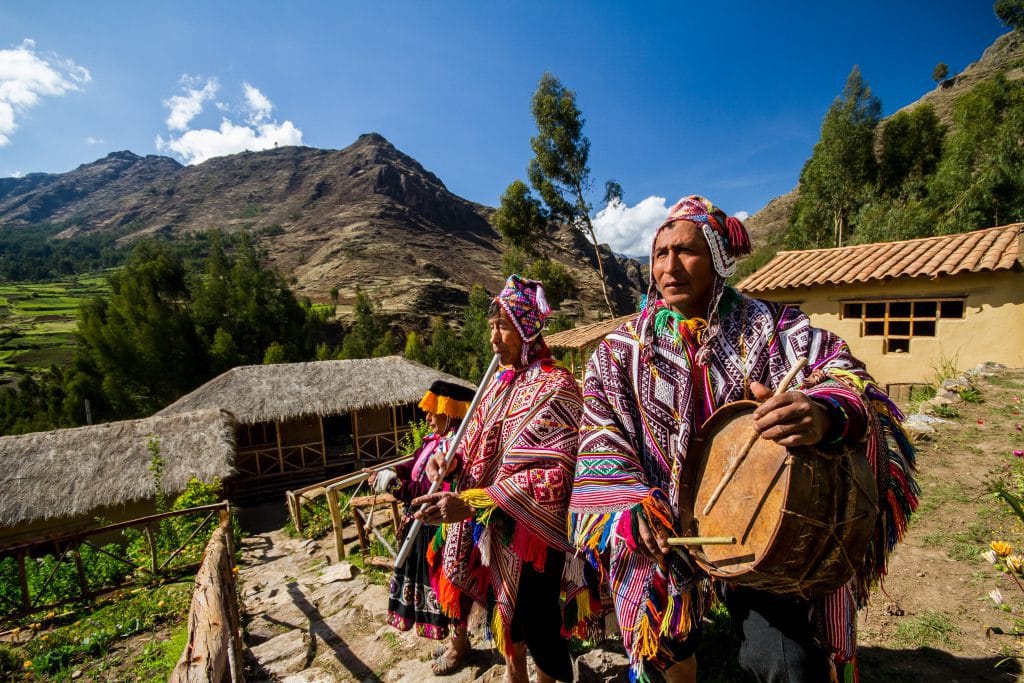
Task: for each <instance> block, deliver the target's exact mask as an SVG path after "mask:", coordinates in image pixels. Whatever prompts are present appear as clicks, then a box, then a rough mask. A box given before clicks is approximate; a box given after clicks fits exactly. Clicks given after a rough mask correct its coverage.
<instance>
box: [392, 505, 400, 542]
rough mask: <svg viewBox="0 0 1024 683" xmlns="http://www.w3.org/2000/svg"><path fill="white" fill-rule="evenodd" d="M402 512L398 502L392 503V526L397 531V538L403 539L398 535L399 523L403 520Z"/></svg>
mask: <svg viewBox="0 0 1024 683" xmlns="http://www.w3.org/2000/svg"><path fill="white" fill-rule="evenodd" d="M401 514H402V513H401V512H400V511H399V510H398V501H397V500H392V501H391V526H392V527H394V529H395V538H401V534H399V533H398V526H399V521H400V520H401Z"/></svg>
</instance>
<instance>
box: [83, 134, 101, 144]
mask: <svg viewBox="0 0 1024 683" xmlns="http://www.w3.org/2000/svg"><path fill="white" fill-rule="evenodd" d="M85 144H87V145H102V144H103V138H94V137H93V136H91V135H90V136H89V137H87V138H86V139H85Z"/></svg>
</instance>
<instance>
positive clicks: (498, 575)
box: [435, 359, 585, 655]
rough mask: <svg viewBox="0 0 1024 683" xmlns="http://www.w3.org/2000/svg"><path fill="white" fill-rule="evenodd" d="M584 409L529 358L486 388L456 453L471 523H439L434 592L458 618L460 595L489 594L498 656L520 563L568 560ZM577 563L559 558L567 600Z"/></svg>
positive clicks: (504, 647) (578, 574) (568, 383)
mask: <svg viewBox="0 0 1024 683" xmlns="http://www.w3.org/2000/svg"><path fill="white" fill-rule="evenodd" d="M582 410H583V401H582V397H581V396H580V390H579V388H578V387H577V385H576V382H575V381H574V380H573V377H572V375H571V374H570V373H569V372H568V371H567V370H566V369H565V368H563V367H560V366H558V365H555V364H553V363H552V362H551V361H550V359H543V360H536V361H534V362H533V363H531V364H530V365H528V366H527V367H525V368H523V369H521V370H516V371H512V370H506V371H505V372H502V373H500V374H499V375H497V376H496V377H495V378H494V379H493V380H492V381H491V383H490V384H489V385H488V386H487V388H486V389H485V393H484V395H483V397H482V398H481V402H480V407H479V409H478V410H477V411H476V413H474V415H473V416H472V417H471V418H470V420H471V421H470V424H469V426H468V428H467V430H466V435H465V437H464V440H463V442H462V445H461V446H460V448H459V453H458V455H459V456H460V459H461V465H462V471H461V474H460V476H459V480H458V489H459V490H460V491H462V492H463V493H462V497H463V499H464V500H466V501H467V502H468V503H469V504H470V505H472V506H473V507H474V508H476V516H475V517H474V519H471V520H467V521H465V522H461V523H457V524H447V525H444V526H443V527H442V529H441V531H440V532H439V534H438V537H437V538H436V539H435V549H436V548H437V547H438V546H439V545H440V543H441V542H442V540H443V542H444V546H443V572H442V573H440V574H439V575H438V581H439V584H440V585H439V586H438V593H439V595H440V599H441V603H442V606H444V607H445V610H446V612H447V613H448V614H449V615H450V616H452V617H456V618H457V617H459V616H460V612H461V610H462V607H461V605H460V597H461V595H463V594H464V595H468V596H469V597H471V598H472V599H473V600H475V601H477V602H480V603H483V604H487V601H488V593H489V592H490V593H491V594H492V595H493V597H494V600H495V610H494V614H493V616H492V619H491V628H492V633H493V635H494V639H495V641H496V644H497V646H498V648H499V649H500V650H501V651H502V652H503V653H504V654H506V655H509V654H511V643H510V642H509V639H508V638H507V636H506V634H508V632H509V630H508V629H509V627H510V625H511V621H512V616H513V614H514V612H515V605H516V599H517V597H518V596H517V592H518V587H519V578H520V575H521V572H522V567H523V563H525V562H529V563H532V564H533V566H534V568H535V569H536V570H537V571H542V570H543V569H544V564H545V558H546V556H547V551H548V549H549V548H552V549H555V550H561V551H565V552H568V553H571V552H572V549H571V548H570V546H569V544H568V541H567V538H566V535H565V519H566V511H567V508H568V503H569V492H570V489H571V487H572V477H573V471H574V469H575V464H576V450H577V447H578V445H579V436H578V432H577V426H578V425H579V419H580V414H581V413H582ZM584 565H585V562H583V560H582V559H581V558H579V557H576V558H574V561H570V560H569V559H568V558H567V569H566V575H574V576H575V578H576V579H577V580H576V581H575V582H572V583H574V586H575V587H573V586H569V587H568V591H569V597H570V598H574V597H575V596H576V594H577V593H578V591H579V590H580V589H581V587H582V583H583V581H582V574H583V570H584ZM564 582H565V578H563V583H564ZM584 616H585V615H584Z"/></svg>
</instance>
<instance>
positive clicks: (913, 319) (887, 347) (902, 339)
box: [839, 296, 967, 354]
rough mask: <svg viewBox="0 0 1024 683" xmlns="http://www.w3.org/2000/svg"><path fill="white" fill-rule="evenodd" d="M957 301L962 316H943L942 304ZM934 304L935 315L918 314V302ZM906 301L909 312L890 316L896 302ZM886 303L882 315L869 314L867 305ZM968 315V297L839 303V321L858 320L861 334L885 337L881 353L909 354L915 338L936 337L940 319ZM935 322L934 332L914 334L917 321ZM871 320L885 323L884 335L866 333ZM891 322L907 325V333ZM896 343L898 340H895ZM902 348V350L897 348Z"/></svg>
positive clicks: (869, 300)
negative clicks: (852, 309)
mask: <svg viewBox="0 0 1024 683" xmlns="http://www.w3.org/2000/svg"><path fill="white" fill-rule="evenodd" d="M948 302H956V303H959V304H960V308H961V311H960V317H959V318H954V317H944V316H943V315H942V304H943V303H948ZM922 303H927V304H933V305H934V307H935V310H934V313H933V314H932V315H915V314H914V309H915V304H922ZM899 304H907V305H908V306H909V308H910V310H909V311H907V315H891V311H892V307H893V306H894V305H899ZM870 305H874V306H884V309H883V311H882V315H881V316H877V315H871V316H868V306H870ZM848 306H859V307H860V315H848V314H847V307H848ZM966 317H967V300H966V297H963V296H941V297H919V298H902V299H849V300H844V301H840V302H839V319H840V320H857V321H858V322H859V323H860V328H859V331H858V332H859V336H861V337H880V338H881V339H882V353H886V354H888V353H906V354H909V353H910V340H911V339H914V338H915V337H930V338H935V337H937V336H938V332H939V321H940V320H964V319H965V318H966ZM917 322H922V323H928V322H930V323H932V325H933V333H932V334H930V335H927V334H914V327H915V323H917ZM868 323H882V333H881V334H867V326H868ZM892 323H897V324H906V326H907V327H906V333H901V334H895V333H892V332H891V331H890V329H891V328H890V326H891V325H892ZM894 342H895V343H894ZM897 347H900V348H901V349H902V350H897Z"/></svg>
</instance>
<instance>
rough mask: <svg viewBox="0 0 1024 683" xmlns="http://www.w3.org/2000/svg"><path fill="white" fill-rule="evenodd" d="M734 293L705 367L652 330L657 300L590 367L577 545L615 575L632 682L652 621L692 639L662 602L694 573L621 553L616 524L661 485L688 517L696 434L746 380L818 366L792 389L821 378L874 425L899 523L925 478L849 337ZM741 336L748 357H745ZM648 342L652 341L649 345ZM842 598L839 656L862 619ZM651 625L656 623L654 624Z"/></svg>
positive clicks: (837, 600) (883, 537) (890, 536)
mask: <svg viewBox="0 0 1024 683" xmlns="http://www.w3.org/2000/svg"><path fill="white" fill-rule="evenodd" d="M729 295H730V296H728V297H724V298H723V301H727V302H729V304H728V310H725V309H726V307H725V306H723V307H722V308H720V309H719V311H718V313H719V316H720V318H721V331H720V333H719V334H716V335H714V336H713V337H712V338H711V340H710V341H707V340H706V341H705V345H706V346H705V348H703V349H701V355H703V356H704V357H706V358H707V359H708V361H707V364H706V365H701V364H699V363H697V362H696V361H695V357H696V356H697V355H698V354H697V349H694V348H692V347H690V346H688V345H686V344H679V345H677V344H676V343H674V342H673V340H672V338H671V337H670V336H668V335H665V334H660V335H654V334H652V330H651V329H650V328H651V327H652V325H653V318H654V314H653V312H654V307H648V308H646V309H645V310H644V311H643V313H642V314H641V315H640V316H639V317H638V318H637V319H636V320H635V321H632V322H629V323H626V324H625V325H623V326H622V327H620V328H619V329H617V330H616V331H614V332H612V333H611V334H609V335H608V336H607V337H606V338H605V340H604V341H603V342H602V343H601V345H600V346H599V347H598V348H597V350H596V351H595V353H594V355H593V357H592V358H591V360H590V363H589V365H588V367H587V374H586V380H585V383H584V414H583V419H582V423H581V427H580V453H579V457H578V459H577V464H576V475H575V485H574V489H573V493H572V499H571V501H570V505H569V508H570V515H569V532H570V540H571V541H572V542H573V544H574V545H575V546H577V547H579V548H581V549H584V550H585V551H587V552H589V553H590V559H591V561H592V562H593V563H595V564H598V565H599V566H601V567H602V568H603V569H604V571H605V572H606V576H608V577H609V581H610V584H611V590H612V595H613V598H614V601H615V608H616V612H617V616H618V620H619V624H620V626H621V628H622V632H623V639H624V644H625V646H626V649H627V651H628V652H629V653H630V658H631V661H632V663H633V666H634V672H633V673H634V677H639V678H643V677H644V674H643V673H642V670H643V663H642V661H641V658H640V655H639V649H640V647H639V646H638V644H637V634H638V633H642V632H643V631H644V629H645V628H648V630H649V629H653V630H654V632H655V633H659V634H661V635H662V636H665V635H669V636H674V637H685V635H686V634H685V633H681V632H675V633H673V632H672V630H671V629H666V628H665V625H664V624H663V623H662V615H663V614H664V611H665V610H664V603H663V602H659V597H658V595H660V594H664V593H665V592H666V591H667V593H668V595H670V596H671V595H672V593H673V591H674V590H675V591H685V590H686V588H687V587H688V586H691V587H692V585H693V583H692V580H693V578H694V577H675V576H673V575H672V574H671V573H668V574H666V571H665V570H664V569H661V568H658V567H656V566H655V565H654V564H653V563H652V562H651V561H649V560H647V559H646V558H644V557H643V556H642V555H640V554H639V553H634V552H628V551H625V550H623V548H622V543H620V542H618V541H617V539H616V538H615V529H616V528H617V525H618V524H619V523H620V521H622V518H623V516H624V515H630V514H632V513H631V510H632V509H634V508H635V506H637V505H639V504H640V503H641V501H643V500H644V499H646V498H648V497H649V496H651V495H652V493H653V492H655V491H660V492H663V493H664V494H665V496H666V497H667V500H668V503H669V505H670V507H671V509H672V512H673V513H674V514H675V518H676V519H678V516H679V504H680V501H679V487H678V482H679V479H680V472H681V469H682V464H683V461H684V460H685V458H686V454H687V450H688V448H689V444H690V440H691V438H692V437H693V434H694V431H695V430H696V428H697V426H698V425H700V424H701V423H702V421H703V420H704V419H706V417H708V416H709V415H710V414H711V412H713V411H714V409H715V408H717V407H719V406H721V405H724V404H725V403H729V402H731V401H735V400H739V399H741V398H743V391H744V378H749V379H750V380H751V381H757V382H760V383H762V384H764V385H765V386H767V387H769V388H770V389H774V388H775V387H776V386H777V385H778V383H779V382H780V381H781V379H782V378H783V376H784V375H785V374H786V373H787V371H788V370H789V368H790V367H792V365H793V364H794V363H795V362H796V361H797V360H798V359H799V358H801V357H804V356H806V357H807V358H808V361H809V362H808V366H807V367H806V368H804V369H803V370H802V371H801V373H800V374H799V375H798V376H797V381H796V384H794V386H799V384H800V383H801V382H804V380H805V379H807V378H809V377H812V378H813V382H808V383H807V384H808V385H810V384H812V383H813V384H814V386H813V387H808V388H804V389H803V390H804V391H805V393H807V394H808V395H821V396H829V397H831V398H832V399H834V400H838V401H841V402H842V403H843V406H844V408H845V409H846V410H847V411H848V412H850V413H851V414H855V415H859V417H860V419H861V420H862V421H866V422H867V423H868V424H869V425H870V430H869V433H868V435H867V438H866V441H865V444H864V445H865V452H866V456H867V457H868V458H869V461H870V462H871V463H872V465H873V466H874V468H875V472H876V476H877V477H878V479H879V485H880V490H881V491H883V492H884V491H886V490H887V489H890V488H891V489H893V490H896V491H897V495H896V497H897V498H900V500H899V501H898V504H896V505H895V508H897V509H894V510H893V512H892V513H891V514H888V515H885V514H883V515H882V516H883V517H888V519H889V521H891V520H892V519H897V520H905V517H906V515H907V514H909V511H910V510H912V509H913V507H915V506H916V497H915V496H916V485H914V484H913V480H912V479H911V478H910V471H911V470H912V465H913V461H912V458H913V452H912V449H910V450H909V451H908V452H907V453H904V452H903V451H901V450H900V449H901V448H902V444H901V445H900V446H899V447H897V446H896V445H894V444H891V443H889V441H888V440H887V439H888V438H889V436H890V434H891V432H892V430H893V429H894V430H896V431H899V432H901V430H900V428H899V425H898V422H895V424H891V423H893V422H894V420H892V419H891V415H892V412H893V411H895V408H894V407H893V406H891V404H889V403H888V402H887V400H881V397H882V396H884V395H883V394H881V392H880V391H878V390H877V387H874V385H873V382H872V380H871V378H870V376H869V375H868V374H867V373H866V371H865V370H864V368H863V365H862V364H861V363H860V362H859V361H858V360H857V359H856V358H854V357H853V356H852V355H851V354H850V352H849V349H848V348H847V346H846V344H845V342H843V340H842V339H840V338H838V337H836V336H835V335H833V334H831V333H829V332H827V331H825V330H821V329H817V328H813V327H812V326H811V325H810V321H809V319H808V318H807V317H806V316H805V315H803V314H802V313H800V312H799V311H798V310H797V309H795V308H790V307H784V306H780V305H778V304H773V303H769V302H765V301H760V300H756V299H751V298H749V297H745V296H741V295H738V294H736V293H735V292H732V291H729ZM741 335H742V337H743V340H744V342H745V347H746V351H745V354H741V352H740V344H739V340H740V337H741ZM641 340H651V341H650V343H649V344H650V345H649V346H645V344H644V343H642V342H641ZM707 346H710V348H707ZM869 394H870V395H869ZM873 412H879V413H880V414H884V415H885V416H890V417H887V418H886V419H888V420H889V423H886V424H885V425H882V424H881V422H880V420H876V419H873V418H872V414H873ZM895 412H896V414H897V416H898V411H895ZM887 430H888V431H887ZM897 440H898V437H897ZM908 447H909V446H908ZM886 454H888V455H886ZM890 461H891V463H890ZM890 468H893V470H894V471H895V470H900V471H901V472H902V473H903V474H902V475H901V476H898V477H896V479H899V478H902V481H901V482H899V481H894V478H893V477H891V476H890ZM901 505H902V507H901ZM887 523H888V522H883V521H880V524H879V529H878V531H877V535H878V539H877V540H876V541H875V543H874V546H873V550H872V551H871V552H872V553H873V556H872V562H871V563H869V564H871V567H870V568H869V569H867V570H866V571H865V575H864V576H862V577H859V578H858V582H857V585H856V586H854V587H852V588H853V589H855V590H856V592H857V595H858V598H863V597H864V596H865V595H866V585H867V583H869V582H870V581H871V580H874V579H877V578H878V577H879V576H880V575H881V574H882V573H884V562H885V556H886V554H887V552H888V551H889V550H891V548H892V546H893V545H894V544H895V540H896V539H897V538H898V537H899V536H900V535H901V534H902V529H903V528H905V525H901V524H900V523H898V524H896V525H895V526H892V525H891V524H890V527H889V528H887V527H886V524H887ZM883 547H884V549H883V550H880V548H883ZM840 593H842V594H844V595H845V597H844V596H843V595H837V596H834V597H833V598H832V599H831V600H830V601H829V604H828V607H829V609H828V610H827V611H828V613H829V614H830V615H832V616H835V618H834V619H830V622H829V624H828V633H827V637H828V640H829V643H830V644H831V646H832V648H833V651H834V653H835V656H836V658H837V661H843V658H844V657H850V656H852V652H853V643H852V642H851V638H850V633H851V632H852V628H851V627H850V624H849V623H848V620H849V619H850V618H852V616H853V614H852V613H851V611H850V610H845V609H838V606H839V605H846V604H848V603H849V595H850V594H849V591H848V590H847V589H843V591H840ZM701 597H702V596H700V595H698V594H697V593H694V594H693V600H692V605H691V608H692V609H693V610H694V613H693V615H692V616H693V617H694V619H693V620H692V621H693V622H699V619H700V610H701V609H702V607H703V601H702V599H701ZM687 604H689V603H687ZM837 615H838V616H837ZM843 619H845V620H846V621H842V620H843ZM645 620H647V621H648V622H652V623H649V624H648V625H647V626H646V627H645V626H644V623H643V622H644V621H645ZM840 622H842V623H840ZM684 624H685V620H684ZM674 628H675V627H674ZM684 629H685V626H684ZM638 672H639V673H638Z"/></svg>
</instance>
